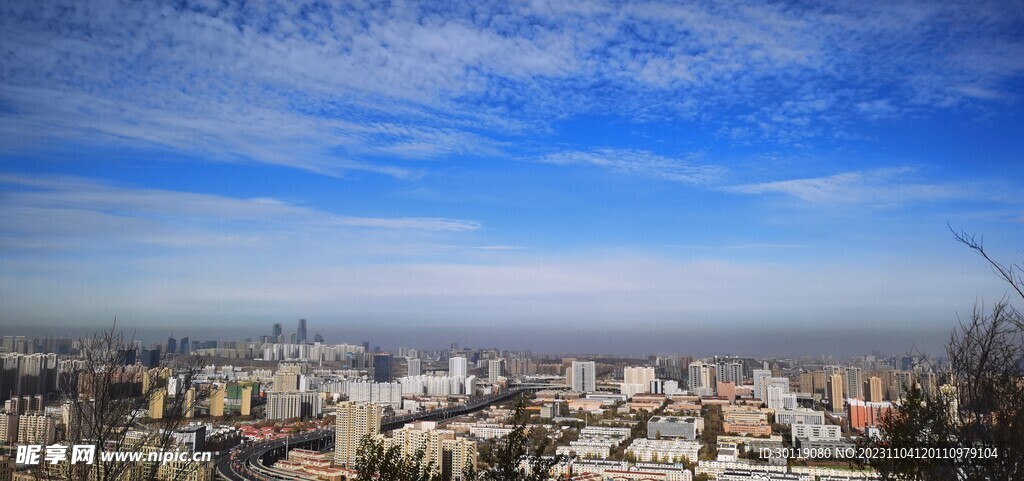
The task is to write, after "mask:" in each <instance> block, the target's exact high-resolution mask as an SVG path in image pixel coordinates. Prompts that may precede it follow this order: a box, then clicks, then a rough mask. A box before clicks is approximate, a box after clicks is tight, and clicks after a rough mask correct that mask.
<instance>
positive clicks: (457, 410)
mask: <svg viewBox="0 0 1024 481" xmlns="http://www.w3.org/2000/svg"><path fill="white" fill-rule="evenodd" d="M531 389H533V388H519V389H511V390H508V391H506V392H503V393H500V394H497V395H494V396H488V397H485V398H481V399H478V400H476V401H473V402H472V403H470V404H467V405H462V406H456V407H450V408H445V409H438V410H434V411H425V412H422V413H414V414H407V415H405V416H399V417H392V418H385V419H384V420H383V422H382V423H381V431H385V432H386V431H391V430H394V429H398V428H400V427H402V425H404V424H406V423H410V422H413V421H438V420H445V419H449V418H452V417H455V416H461V415H463V414H469V413H472V412H476V411H479V410H481V409H483V408H485V407H487V406H490V405H491V404H495V403H499V402H503V401H505V400H508V399H510V398H512V397H514V396H518V395H520V394H522V393H523V392H524V391H527V390H531ZM286 445H287V449H293V448H299V447H307V446H308V447H310V448H312V449H316V450H324V449H327V447H333V446H334V430H333V429H318V430H316V431H311V432H308V433H304V434H300V435H297V436H291V437H289V438H287V439H278V440H274V441H268V442H264V443H256V444H243V445H242V446H239V447H236V448H234V449H232V450H231V451H229V452H228V453H227V454H226V455H224V456H222V457H221V458H220V459H218V460H217V464H216V471H217V477H218V478H220V479H226V480H228V481H247V480H258V481H277V480H289V481H290V480H300V479H309V478H305V477H301V476H295V475H293V474H290V473H287V472H284V471H281V470H278V469H274V468H273V467H272V466H267V465H266V464H264V461H265V460H266V459H267V458H270V457H274V460H275V461H276V460H277V459H281V458H283V457H284V456H285V454H286ZM275 455H276V456H275ZM271 464H273V463H271Z"/></svg>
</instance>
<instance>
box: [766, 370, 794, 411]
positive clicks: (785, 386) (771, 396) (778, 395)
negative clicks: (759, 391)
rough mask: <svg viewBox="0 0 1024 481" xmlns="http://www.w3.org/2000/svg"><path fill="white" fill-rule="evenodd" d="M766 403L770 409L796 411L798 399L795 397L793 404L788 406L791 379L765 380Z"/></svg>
mask: <svg viewBox="0 0 1024 481" xmlns="http://www.w3.org/2000/svg"><path fill="white" fill-rule="evenodd" d="M764 382H765V388H764V389H765V403H766V404H767V405H768V409H794V408H796V406H795V404H796V397H795V396H792V397H793V401H792V403H791V404H793V406H786V405H785V404H786V400H787V398H788V397H790V396H787V395H788V394H789V379H788V378H784V377H769V378H766V379H765V381H764Z"/></svg>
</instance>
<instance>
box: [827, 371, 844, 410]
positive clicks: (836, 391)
mask: <svg viewBox="0 0 1024 481" xmlns="http://www.w3.org/2000/svg"><path fill="white" fill-rule="evenodd" d="M828 393H829V398H828V400H829V403H830V404H829V407H831V410H832V412H834V413H838V412H842V411H843V376H842V375H841V374H833V375H831V376H830V377H829V378H828Z"/></svg>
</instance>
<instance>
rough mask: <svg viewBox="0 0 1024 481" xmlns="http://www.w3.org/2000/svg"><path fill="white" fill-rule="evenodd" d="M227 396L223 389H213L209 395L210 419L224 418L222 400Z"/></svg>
mask: <svg viewBox="0 0 1024 481" xmlns="http://www.w3.org/2000/svg"><path fill="white" fill-rule="evenodd" d="M227 394H228V391H227V390H226V389H224V388H214V390H213V392H212V393H210V417H214V418H220V417H224V400H225V399H226V398H227Z"/></svg>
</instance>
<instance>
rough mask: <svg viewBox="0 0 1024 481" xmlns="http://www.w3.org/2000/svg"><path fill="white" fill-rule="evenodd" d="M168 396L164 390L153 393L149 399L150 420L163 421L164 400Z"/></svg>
mask: <svg viewBox="0 0 1024 481" xmlns="http://www.w3.org/2000/svg"><path fill="white" fill-rule="evenodd" d="M166 396H167V391H166V390H165V389H163V388H161V389H157V390H156V392H154V393H153V396H152V397H150V398H149V418H150V419H163V418H164V398H165V397H166Z"/></svg>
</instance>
